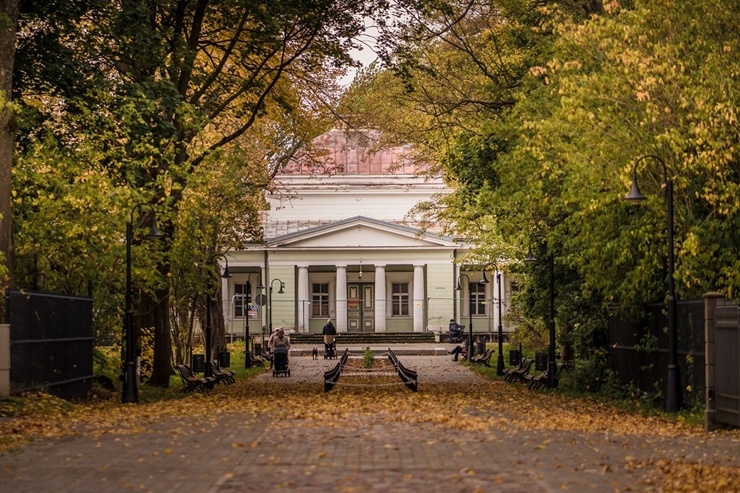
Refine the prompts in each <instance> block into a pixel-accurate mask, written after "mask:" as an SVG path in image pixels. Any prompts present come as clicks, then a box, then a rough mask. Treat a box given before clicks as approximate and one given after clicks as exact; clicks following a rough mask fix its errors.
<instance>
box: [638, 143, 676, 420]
mask: <svg viewBox="0 0 740 493" xmlns="http://www.w3.org/2000/svg"><path fill="white" fill-rule="evenodd" d="M647 158H651V159H655V160H656V161H658V162H659V163H660V164H661V166H663V186H664V187H665V201H666V207H667V209H668V214H667V216H668V388H667V389H666V411H668V412H676V411H678V409H679V407H681V403H682V402H683V396H682V395H681V394H682V391H681V375H680V373H679V371H678V328H677V327H676V288H675V284H674V279H673V270H674V258H673V180H671V179H669V178H668V167H667V166H666V164H665V162H664V161H663V160H662V159H661V158H660V157H658V156H655V155H652V154H648V155H645V156H642V157H640V158H638V159H637V160H636V161H635V165H634V167H633V169H632V186H631V188H630V193H629V194H627V195H626V196H625V197H624V200H626V201H628V202H631V203H638V202H641V201H643V200H645V199H646V197H645V196H644V195H643V194H642V193H640V189H639V187H638V186H637V165H638V164H639V163H640V161H642V160H643V159H647Z"/></svg>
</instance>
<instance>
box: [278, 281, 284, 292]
mask: <svg viewBox="0 0 740 493" xmlns="http://www.w3.org/2000/svg"><path fill="white" fill-rule="evenodd" d="M284 288H285V283H284V282H283V281H280V289H279V290H278V294H283V293H285V290H284Z"/></svg>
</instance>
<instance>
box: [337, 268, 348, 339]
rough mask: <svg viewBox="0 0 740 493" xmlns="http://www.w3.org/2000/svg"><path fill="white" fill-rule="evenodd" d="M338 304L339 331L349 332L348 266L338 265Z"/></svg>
mask: <svg viewBox="0 0 740 493" xmlns="http://www.w3.org/2000/svg"><path fill="white" fill-rule="evenodd" d="M334 302H335V306H336V316H335V317H334V318H335V319H336V322H337V324H336V325H337V332H347V266H346V265H337V290H336V295H335V297H334Z"/></svg>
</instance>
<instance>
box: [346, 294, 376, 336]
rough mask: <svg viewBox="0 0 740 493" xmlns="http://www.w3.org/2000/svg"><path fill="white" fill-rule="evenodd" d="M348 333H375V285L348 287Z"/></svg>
mask: <svg viewBox="0 0 740 493" xmlns="http://www.w3.org/2000/svg"><path fill="white" fill-rule="evenodd" d="M347 331H348V332H375V285H374V284H373V283H352V284H348V285H347Z"/></svg>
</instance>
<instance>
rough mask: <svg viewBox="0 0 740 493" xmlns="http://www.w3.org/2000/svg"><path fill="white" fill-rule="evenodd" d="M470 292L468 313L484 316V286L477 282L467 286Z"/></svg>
mask: <svg viewBox="0 0 740 493" xmlns="http://www.w3.org/2000/svg"><path fill="white" fill-rule="evenodd" d="M468 289H469V290H470V313H471V314H473V315H485V314H486V285H485V284H481V283H478V282H471V283H470V284H468Z"/></svg>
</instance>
